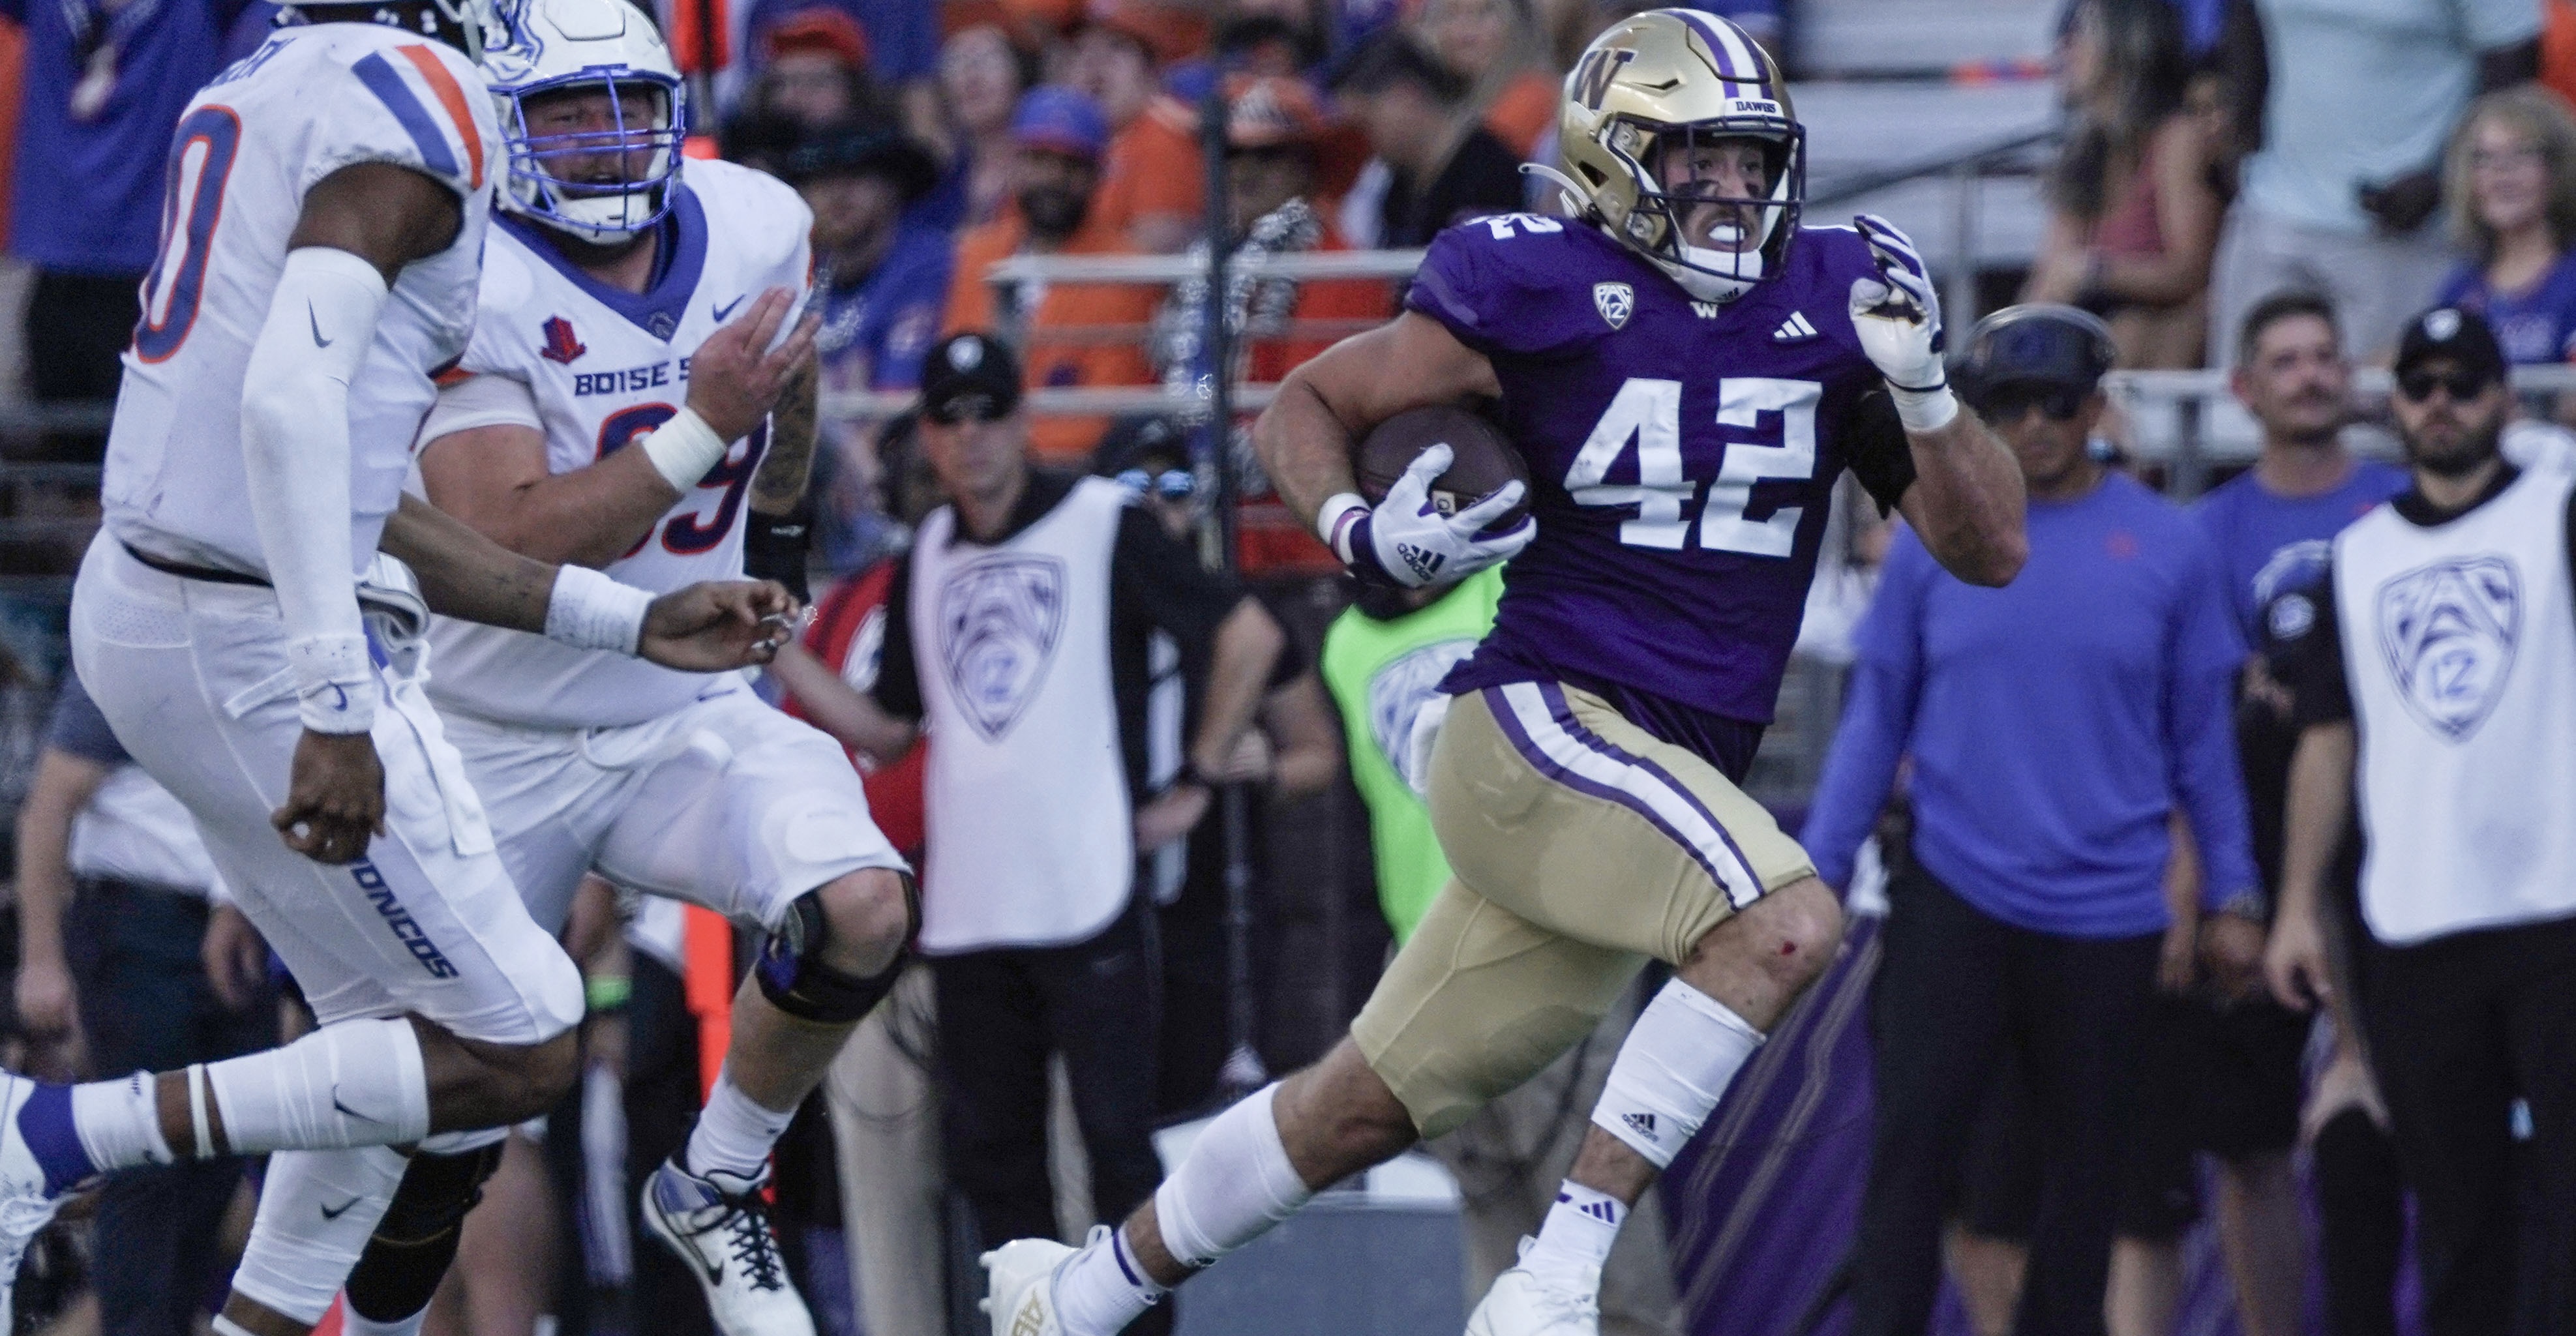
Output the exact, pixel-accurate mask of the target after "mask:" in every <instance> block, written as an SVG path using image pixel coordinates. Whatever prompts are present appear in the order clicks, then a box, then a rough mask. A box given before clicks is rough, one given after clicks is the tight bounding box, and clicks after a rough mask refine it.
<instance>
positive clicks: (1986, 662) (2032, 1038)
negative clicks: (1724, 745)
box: [1800, 306, 2262, 1336]
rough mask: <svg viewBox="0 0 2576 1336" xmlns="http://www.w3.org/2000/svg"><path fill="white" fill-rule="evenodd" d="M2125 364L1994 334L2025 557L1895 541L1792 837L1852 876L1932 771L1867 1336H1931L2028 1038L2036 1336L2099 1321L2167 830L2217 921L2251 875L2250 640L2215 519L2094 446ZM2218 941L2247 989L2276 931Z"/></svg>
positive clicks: (1870, 1200) (1870, 1251)
mask: <svg viewBox="0 0 2576 1336" xmlns="http://www.w3.org/2000/svg"><path fill="white" fill-rule="evenodd" d="M2110 364H2111V342H2110V333H2109V331H2108V330H2107V329H2106V328H2104V327H2103V325H2102V323H2101V322H2100V321H2098V320H2096V319H2094V318H2093V317H2092V316H2090V315H2087V314H2085V313H2083V312H2081V311H2078V310H2075V309H2074V308H2072V307H2064V306H2016V307H2012V308H2010V309H2008V310H2004V311H1999V312H1997V313H1995V314H1994V315H1993V316H1990V317H1988V318H1987V319H1986V320H1985V321H1984V322H1983V323H1981V324H1979V325H1978V326H1977V328H1976V331H1975V333H1974V334H1973V335H1972V336H1971V340H1970V346H1969V353H1968V358H1967V361H1966V363H1965V364H1964V365H1963V366H1962V367H1960V368H1959V374H1958V376H1957V377H1956V379H1957V380H1958V381H1959V382H1960V383H1961V384H1962V385H1963V386H1964V387H1965V388H1966V389H1967V391H1968V393H1969V395H1970V401H1971V402H1972V403H1973V404H1974V405H1975V406H1976V408H1977V411H1978V412H1979V413H1980V414H1981V415H1983V416H1984V418H1985V420H1986V421H1987V423H1989V424H1990V425H1992V426H1993V427H1994V429H1995V430H1996V432H1997V433H1999V434H2000V435H2002V437H2003V438H2004V440H2005V442H2006V443H2007V444H2009V445H2011V446H2012V448H2013V452H2014V454H2015V455H2016V456H2017V457H2018V458H2019V459H2020V461H2021V466H2022V474H2023V477H2024V478H2025V479H2026V480H2027V481H2028V483H2029V487H2030V517H2029V533H2030V563H2029V564H2028V565H2027V566H2025V567H2024V568H2023V569H2022V573H2021V575H2020V576H2019V577H2018V578H2016V579H2015V580H2014V581H2013V582H2012V583H2011V584H2010V585H2008V586H2006V587H2004V588H2002V589H1973V588H1970V587H1969V586H1967V585H1965V584H1962V583H1960V582H1959V581H1958V580H1956V579H1954V578H1952V577H1950V576H1948V575H1946V574H1944V573H1942V571H1941V570H1940V568H1939V567H1938V566H1937V565H1935V564H1934V563H1933V561H1932V559H1931V557H1930V556H1929V555H1928V554H1927V553H1926V552H1925V551H1924V549H1923V545H1922V543H1921V542H1920V541H1919V540H1917V539H1916V538H1915V537H1914V536H1913V535H1912V534H1910V533H1908V534H1905V535H1902V536H1900V537H1899V538H1898V539H1897V540H1896V546H1895V548H1894V550H1893V551H1892V552H1890V554H1889V556H1888V561H1887V570H1886V574H1885V576H1884V577H1883V578H1882V581H1881V583H1880V585H1879V590H1878V596H1877V599H1876V601H1875V602H1874V603H1873V604H1872V606H1871V608H1870V611H1869V616H1868V618H1867V619H1866V620H1865V621H1864V622H1863V623H1862V625H1861V630H1860V635H1859V645H1858V648H1859V660H1858V662H1857V663H1856V664H1855V665H1854V667H1853V672H1852V679H1851V686H1850V690H1849V693H1848V699H1847V701H1846V703H1845V708H1844V714H1843V722H1842V728H1841V731H1840V732H1839V733H1838V734H1837V735H1836V737H1835V739H1834V746H1833V752H1832V755H1831V757H1830V758H1829V759H1828V761H1827V762H1826V766H1825V776H1824V781H1823V783H1822V784H1821V785H1820V786H1819V788H1818V790H1817V794H1816V805H1815V809H1814V812H1813V814H1812V816H1811V817H1810V818H1809V820H1808V823H1807V828H1806V832H1805V834H1804V836H1803V838H1802V839H1801V841H1800V842H1801V843H1802V844H1804V845H1805V846H1806V848H1807V850H1808V852H1809V853H1810V854H1811V855H1812V856H1813V857H1814V858H1815V860H1816V867H1817V872H1818V875H1820V876H1822V877H1823V878H1824V879H1825V880H1826V881H1827V882H1828V883H1831V884H1834V885H1837V886H1840V885H1844V884H1846V883H1847V882H1848V881H1849V879H1850V876H1851V867H1852V860H1853V857H1854V855H1855V853H1856V852H1857V850H1858V849H1859V847H1860V844H1861V841H1862V839H1863V838H1864V837H1865V836H1866V835H1867V834H1868V833H1869V830H1870V826H1871V822H1872V820H1873V819H1874V818H1875V817H1876V815H1877V813H1878V811H1879V809H1880V807H1881V806H1883V805H1884V804H1885V803H1886V801H1887V797H1888V792H1889V789H1890V787H1891V786H1892V785H1893V783H1894V782H1895V778H1896V772H1897V765H1898V761H1899V759H1900V758H1901V757H1905V756H1909V755H1910V756H1911V757H1912V758H1913V761H1914V772H1913V783H1912V790H1911V792H1912V800H1913V805H1914V842H1913V849H1912V851H1911V854H1910V856H1900V857H1895V858H1892V859H1891V860H1890V864H1891V866H1892V867H1894V868H1895V869H1896V871H1895V873H1894V875H1893V877H1892V878H1891V880H1890V883H1889V886H1888V899H1889V902H1890V908H1889V914H1888V922H1887V929H1886V934H1885V937H1884V939H1883V940H1884V942H1885V955H1884V957H1883V959H1882V961H1881V963H1880V965H1879V968H1878V976H1877V980H1876V983H1875V984H1874V985H1873V987H1874V994H1873V996H1872V999H1871V1016H1872V1022H1871V1023H1872V1033H1873V1037H1874V1040H1875V1047H1876V1058H1875V1075H1876V1079H1877V1107H1878V1117H1877V1125H1876V1131H1875V1133H1874V1135H1873V1143H1872V1159H1871V1164H1870V1178H1869V1187H1868V1191H1867V1194H1866V1195H1865V1196H1864V1197H1863V1199H1862V1206H1861V1221H1860V1235H1859V1241H1858V1250H1857V1255H1856V1258H1855V1260H1856V1263H1857V1265H1856V1266H1855V1267H1854V1285H1853V1290H1852V1297H1853V1303H1854V1314H1853V1317H1854V1320H1853V1322H1852V1325H1851V1328H1850V1330H1851V1332H1852V1333H1853V1336H1896V1334H1897V1333H1915V1332H1920V1331H1922V1330H1923V1329H1924V1323H1925V1321H1926V1319H1927V1317H1928V1315H1929V1313H1930V1310H1931V1304H1932V1298H1933V1293H1934V1290H1935V1288H1936V1286H1937V1284H1938V1282H1939V1280H1940V1234H1941V1224H1942V1220H1943V1218H1944V1216H1945V1214H1946V1213H1947V1211H1948V1208H1949V1206H1950V1203H1951V1199H1952V1196H1953V1192H1954V1190H1955V1188H1956V1186H1957V1182H1958V1176H1959V1168H1960V1162H1961V1157H1962V1150H1963V1147H1964V1145H1965V1143H1966V1141H1967V1139H1968V1133H1969V1128H1970V1126H1971V1124H1972V1122H1973V1121H1974V1118H1975V1115H1976V1112H1977V1109H1978V1107H1979V1105H1980V1104H1981V1103H1982V1101H1983V1098H1984V1096H1985V1093H1986V1091H1987V1089H1988V1087H1989V1086H1991V1085H1992V1084H1993V1081H1994V1076H1995V1072H1996V1070H1997V1068H1998V1065H1999V1063H2000V1060H2001V1059H2002V1058H2003V1056H2004V1054H2005V1053H2006V1051H2007V1050H2008V1049H2009V1050H2011V1051H2013V1052H2015V1053H2017V1054H2018V1056H2019V1058H2020V1060H2021V1070H2022V1072H2023V1073H2024V1074H2025V1077H2026V1079H2027V1082H2028V1086H2029V1091H2030V1095H2031V1099H2032V1106H2031V1107H2032V1110H2033V1114H2034V1118H2035V1121H2036V1122H2037V1123H2038V1125H2039V1130H2040V1132H2041V1140H2042V1144H2043V1146H2044V1147H2045V1157H2044V1166H2043V1170H2042V1174H2043V1178H2042V1184H2043V1186H2042V1193H2041V1206H2040V1214H2039V1218H2038V1220H2037V1221H2036V1226H2035V1228H2034V1230H2033V1233H2032V1238H2031V1250H2030V1266H2029V1271H2028V1273H2027V1278H2026V1279H2025V1281H2024V1283H2023V1287H2022V1296H2021V1309H2020V1313H2019V1316H2018V1318H2017V1321H2016V1324H2015V1330H2016V1331H2019V1332H2021V1333H2022V1334H2023V1336H2066V1334H2068V1333H2076V1334H2078V1336H2090V1334H2091V1333H2098V1332H2100V1331H2102V1330H2103V1316H2102V1294H2103V1284H2104V1281H2105V1278H2106V1275H2107V1271H2108V1268H2109V1263H2110V1248H2111V1235H2112V1228H2113V1223H2114V1218H2115V1214H2116V1207H2117V1204H2118V1198H2119V1191H2118V1188H2119V1177H2120V1174H2119V1166H2120V1163H2121V1157H2120V1154H2119V1150H2120V1145H2121V1138H2122V1135H2123V1131H2124V1128H2123V1124H2122V1117H2123V1115H2124V1113H2125V1111H2126V1109H2127V1107H2128V1106H2129V1104H2130V1102H2131V1101H2130V1099H2129V1096H2128V1090H2129V1081H2130V1077H2131V1076H2132V1075H2133V1073H2134V1069H2135V1066H2136V1063H2135V1057H2136V1053H2135V1046H2136V1043H2137V1042H2138V1036H2139V1034H2140V1032H2141V1027H2142V1024H2143V1021H2144V1018H2145V1016H2146V1013H2147V1008H2148V1003H2149V1000H2150V998H2151V997H2152V995H2153V993H2154V990H2155V986H2156V965H2157V957H2158V948H2159V945H2160V942H2161V939H2162V937H2163V933H2164V930H2165V927H2166V925H2167V922H2168V912H2167V910H2166V907H2165V898H2164V889H2163V885H2164V873H2165V864H2166V861H2167V859H2168V857H2169V856H2170V854H2171V847H2170V846H2171V840H2170V825H2169V823H2170V821H2171V819H2172V816H2173V814H2174V813H2175V812H2177V811H2179V812H2181V813H2182V814H2183V815H2184V816H2185V817H2186V818H2187V819H2188V821H2189V822H2190V826H2191V829H2192V832H2193V835H2194V838H2195V839H2196V840H2197V842H2198V844H2199V846H2200V856H2201V862H2202V866H2203V869H2204V875H2203V883H2202V896H2203V905H2204V907H2205V910H2207V911H2210V912H2212V913H2215V911H2217V910H2218V909H2219V908H2220V907H2221V906H2224V905H2227V904H2228V903H2230V902H2231V901H2234V900H2236V899H2237V897H2239V896H2240V895H2242V894H2243V893H2244V892H2246V891H2249V890H2252V889H2253V888H2255V886H2256V885H2257V884H2258V883H2257V881H2256V877H2255V871H2254V863H2253V857H2252V854H2251V852H2250V850H2249V847H2248V846H2249V839H2248V835H2247V829H2246V807H2245V790H2244V784H2243V780H2242V778H2241V777H2240V775H2239V774H2238V771H2237V764H2236V737H2235V723H2234V705H2235V700H2234V692H2235V678H2236V671H2237V668H2238V667H2239V665H2241V664H2242V663H2243V662H2244V660H2245V645H2244V641H2243V637H2242V636H2241V634H2240V633H2239V632H2238V630H2237V627H2236V621H2235V617H2234V615H2233V614H2232V613H2231V611H2230V609H2229V606H2228V602H2227V591H2226V587H2225V585H2224V584H2223V583H2222V582H2221V580H2220V578H2219V576H2218V571H2217V563H2216V561H2215V558H2214V557H2213V555H2212V553H2211V551H2210V548H2209V545H2208V540H2207V539H2206V538H2204V537H2203V536H2202V534H2201V531H2200V529H2199V527H2198V526H2197V525H2195V524H2193V523H2192V521H2191V520H2190V519H2189V517H2187V516H2186V515H2185V514H2184V513H2183V512H2182V511H2181V510H2180V509H2179V508H2177V507H2175V506H2173V505H2171V504H2170V503H2168V502H2166V501H2165V500H2164V499H2163V498H2161V497H2159V496H2157V495H2156V494H2155V493H2153V492H2151V491H2149V490H2148V489H2147V488H2146V487H2144V486H2142V485H2141V484H2139V483H2138V482H2136V481H2134V480H2132V479H2130V478H2128V477H2126V476H2124V475H2121V474H2118V473H2113V472H2110V471H2109V470H2107V469H2105V468H2104V467H2103V466H2102V465H2101V464H2100V463H2098V462H2096V461H2095V460H2094V459H2093V458H2092V457H2091V456H2090V454H2089V453H2088V452H2087V449H2086V446H2087V441H2088V438H2089V437H2090V436H2091V433H2092V428H2093V425H2094V423H2095V422H2096V421H2097V420H2098V419H2099V418H2100V416H2101V412H2102V408H2103V399H2102V395H2101V392H2100V390H2099V388H2098V385H2099V382H2100V380H2101V377H2102V373H2103V372H2104V371H2105V370H2107V369H2108V368H2109V366H2110ZM2203 942H2204V949H2205V950H2206V951H2208V952H2209V953H2210V955H2211V956H2212V958H2213V964H2214V965H2216V966H2218V967H2219V968H2220V971H2221V973H2222V975H2226V976H2231V977H2235V978H2237V979H2238V980H2239V981H2241V980H2242V979H2243V978H2247V977H2250V976H2251V971H2252V969H2253V968H2254V967H2255V965H2256V963H2257V961H2258V960H2259V958H2260V955H2261V944H2262V929H2261V928H2260V927H2259V926H2257V925H2256V924H2254V923H2253V922H2251V921H2248V920H2241V919H2238V918H2236V916H2234V915H2219V916H2216V917H2213V918H2211V919H2209V920H2208V921H2207V926H2206V928H2205V930H2204V933H2203Z"/></svg>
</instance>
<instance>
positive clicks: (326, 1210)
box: [233, 1027, 411, 1326]
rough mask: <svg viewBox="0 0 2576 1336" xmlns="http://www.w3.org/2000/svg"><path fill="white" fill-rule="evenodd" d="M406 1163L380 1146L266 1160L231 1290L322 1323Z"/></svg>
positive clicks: (297, 1317) (305, 1152) (399, 1182)
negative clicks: (264, 1175) (264, 1176)
mask: <svg viewBox="0 0 2576 1336" xmlns="http://www.w3.org/2000/svg"><path fill="white" fill-rule="evenodd" d="M405 1028H406V1029H408V1028H409V1027H405ZM410 1163H411V1162H410V1160H409V1159H408V1158H407V1157H405V1156H404V1155H402V1154H401V1153H400V1152H398V1151H395V1150H393V1149H392V1148H390V1147H386V1146H359V1147H355V1148H352V1149H348V1150H303V1151H280V1152H278V1153H277V1154H275V1155H272V1156H270V1157H269V1160H268V1177H267V1179H266V1181H265V1182H264V1183H263V1184H262V1185H261V1188H260V1194H259V1213H258V1214H257V1215H255V1216H253V1217H252V1218H251V1226H250V1244H249V1246H248V1247H245V1248H244V1249H242V1259H241V1268H240V1269H239V1270H238V1271H235V1272H234V1273H233V1289H234V1290H235V1291H237V1292H238V1293H240V1294H241V1295H242V1296H243V1297H244V1298H247V1299H251V1300H253V1301H255V1302H257V1303H259V1304H261V1305H263V1306H265V1307H267V1308H269V1309H272V1310H274V1311H275V1312H277V1313H279V1314H282V1315H284V1316H286V1317H290V1318H293V1319H295V1320H296V1321H298V1322H302V1323H304V1324H306V1325H308V1326H309V1325H311V1324H313V1323H316V1322H319V1321H321V1320H322V1314H323V1313H324V1312H325V1311H326V1310H328V1309H329V1308H330V1307H331V1299H332V1297H333V1296H334V1295H337V1294H338V1293H339V1292H340V1287H341V1285H343V1284H345V1283H346V1282H347V1281H348V1279H349V1269H350V1268H351V1267H354V1266H356V1265H357V1264H358V1255H359V1254H360V1253H363V1252H365V1251H366V1250H367V1240H368V1239H369V1238H370V1237H372V1236H373V1235H374V1234H375V1232H376V1226H377V1225H378V1224H380V1223H382V1222H383V1220H384V1218H385V1208H386V1207H387V1206H390V1205H392V1204H393V1200H394V1190H395V1189H397V1188H399V1187H401V1186H402V1178H403V1170H404V1169H405V1168H407V1167H409V1165H410ZM351 1316H355V1314H352V1315H351Z"/></svg>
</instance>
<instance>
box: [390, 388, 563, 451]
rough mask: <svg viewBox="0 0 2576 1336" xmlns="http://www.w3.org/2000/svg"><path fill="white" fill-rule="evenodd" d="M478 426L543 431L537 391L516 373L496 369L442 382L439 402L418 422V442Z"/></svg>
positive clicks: (428, 441) (424, 443)
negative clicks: (447, 382)
mask: <svg viewBox="0 0 2576 1336" xmlns="http://www.w3.org/2000/svg"><path fill="white" fill-rule="evenodd" d="M477 427H526V428H528V429H529V430H531V431H537V432H542V431H544V430H545V429H546V420H545V418H544V417H542V416H540V415H539V414H538V412H537V392H536V391H535V390H533V389H531V388H529V386H528V383H527V382H526V381H524V380H521V379H519V378H518V377H516V376H512V375H508V374H505V373H502V372H497V371H487V372H484V373H482V374H480V375H471V376H466V377H464V378H463V379H460V380H456V381H453V382H451V383H449V384H446V385H442V386H440V387H439V391H438V402H437V403H435V404H432V405H430V409H429V417H428V418H427V419H426V420H424V421H423V422H422V423H421V424H420V440H421V444H423V445H427V444H429V443H430V442H432V441H435V440H437V439H438V438H440V437H442V436H453V435H455V434H456V433H458V432H460V431H472V430H473V429H475V428H477Z"/></svg>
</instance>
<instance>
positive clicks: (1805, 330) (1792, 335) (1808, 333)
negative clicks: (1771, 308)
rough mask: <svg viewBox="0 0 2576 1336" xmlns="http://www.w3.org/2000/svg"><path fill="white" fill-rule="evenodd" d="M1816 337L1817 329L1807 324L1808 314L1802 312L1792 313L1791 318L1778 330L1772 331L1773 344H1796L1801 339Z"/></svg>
mask: <svg viewBox="0 0 2576 1336" xmlns="http://www.w3.org/2000/svg"><path fill="white" fill-rule="evenodd" d="M1815 337H1816V327H1815V326H1814V325H1811V324H1808V323H1807V317H1806V314H1805V313H1804V312H1802V311H1791V312H1790V313H1789V318H1788V319H1786V320H1783V321H1781V322H1780V327H1779V328H1778V329H1775V330H1773V331H1771V341H1772V342H1773V343H1796V342H1797V341H1798V340H1800V339H1812V338H1815Z"/></svg>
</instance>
